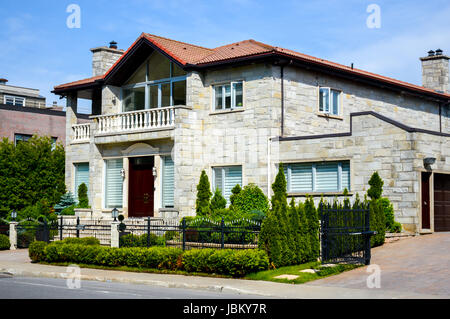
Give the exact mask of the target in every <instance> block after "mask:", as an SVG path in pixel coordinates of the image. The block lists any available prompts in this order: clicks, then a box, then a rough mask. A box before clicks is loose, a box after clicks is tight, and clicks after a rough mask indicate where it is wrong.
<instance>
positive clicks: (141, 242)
mask: <svg viewBox="0 0 450 319" xmlns="http://www.w3.org/2000/svg"><path fill="white" fill-rule="evenodd" d="M165 244H166V238H165V237H160V236H157V235H155V234H152V233H150V246H165ZM119 247H147V234H142V235H133V234H127V235H122V236H120V238H119Z"/></svg>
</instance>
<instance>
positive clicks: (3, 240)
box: [0, 234, 11, 250]
mask: <svg viewBox="0 0 450 319" xmlns="http://www.w3.org/2000/svg"><path fill="white" fill-rule="evenodd" d="M10 247H11V243H10V242H9V237H8V236H6V235H3V234H0V250H6V249H9V248H10Z"/></svg>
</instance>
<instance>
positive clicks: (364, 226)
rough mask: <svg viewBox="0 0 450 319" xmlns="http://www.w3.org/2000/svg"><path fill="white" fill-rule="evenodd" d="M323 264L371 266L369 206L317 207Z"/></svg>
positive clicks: (324, 205)
mask: <svg viewBox="0 0 450 319" xmlns="http://www.w3.org/2000/svg"><path fill="white" fill-rule="evenodd" d="M319 214H320V221H321V223H320V239H321V259H322V263H328V262H331V263H361V264H365V265H369V264H370V257H371V254H370V237H371V236H372V235H374V234H375V232H373V231H370V207H369V204H360V205H358V207H353V208H351V207H345V208H342V207H337V205H331V204H323V203H321V204H320V206H319Z"/></svg>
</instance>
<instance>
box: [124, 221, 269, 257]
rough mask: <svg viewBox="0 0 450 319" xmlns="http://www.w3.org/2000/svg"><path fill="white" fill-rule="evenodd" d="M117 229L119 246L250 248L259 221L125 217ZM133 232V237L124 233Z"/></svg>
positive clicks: (254, 245)
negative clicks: (118, 230)
mask: <svg viewBox="0 0 450 319" xmlns="http://www.w3.org/2000/svg"><path fill="white" fill-rule="evenodd" d="M124 224H125V226H126V227H125V229H123V226H119V228H121V227H122V231H121V232H120V243H121V246H122V247H123V246H147V247H149V246H155V245H164V246H171V247H179V248H182V249H183V250H187V249H192V248H221V249H224V248H230V249H252V248H257V247H258V236H259V233H260V231H261V223H260V222H257V221H253V220H247V219H240V220H235V221H231V222H226V221H224V219H223V218H222V220H221V221H213V220H210V219H207V218H196V219H194V220H188V219H186V218H183V219H182V220H181V221H178V220H175V219H173V220H168V219H160V218H146V220H145V221H142V220H132V219H131V220H127V221H126V222H125V223H124ZM127 235H132V236H127Z"/></svg>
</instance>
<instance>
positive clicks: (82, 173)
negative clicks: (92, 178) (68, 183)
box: [73, 163, 89, 199]
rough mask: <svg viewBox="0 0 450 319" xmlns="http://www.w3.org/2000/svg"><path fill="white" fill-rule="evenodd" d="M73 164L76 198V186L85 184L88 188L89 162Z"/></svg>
mask: <svg viewBox="0 0 450 319" xmlns="http://www.w3.org/2000/svg"><path fill="white" fill-rule="evenodd" d="M74 166H75V185H74V186H75V189H74V192H73V193H74V194H75V198H77V199H78V187H79V186H80V185H81V184H83V183H84V184H85V185H86V186H87V187H88V188H89V163H77V164H74Z"/></svg>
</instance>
